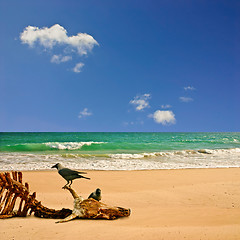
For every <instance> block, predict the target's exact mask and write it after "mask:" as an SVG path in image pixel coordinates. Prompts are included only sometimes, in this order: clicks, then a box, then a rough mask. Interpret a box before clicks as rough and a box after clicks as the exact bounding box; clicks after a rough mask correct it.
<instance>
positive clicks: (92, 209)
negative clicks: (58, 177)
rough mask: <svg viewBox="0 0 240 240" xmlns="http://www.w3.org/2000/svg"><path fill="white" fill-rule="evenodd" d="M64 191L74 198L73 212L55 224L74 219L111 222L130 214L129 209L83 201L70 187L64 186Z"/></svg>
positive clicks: (87, 200) (91, 199)
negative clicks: (106, 220)
mask: <svg viewBox="0 0 240 240" xmlns="http://www.w3.org/2000/svg"><path fill="white" fill-rule="evenodd" d="M64 189H67V190H69V192H70V193H71V194H72V196H73V198H74V204H73V210H72V214H71V215H69V216H68V217H66V218H65V219H63V220H60V221H58V222H57V223H63V222H68V221H70V220H72V219H74V218H91V219H109V220H113V219H116V218H119V217H128V216H129V215H130V213H131V210H130V209H126V208H121V207H110V206H108V205H106V204H104V203H101V202H99V201H97V200H95V199H93V198H90V199H85V200H84V199H83V198H82V197H81V196H78V195H77V193H76V192H75V191H74V190H73V189H72V188H71V187H68V186H64Z"/></svg>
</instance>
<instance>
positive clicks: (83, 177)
mask: <svg viewBox="0 0 240 240" xmlns="http://www.w3.org/2000/svg"><path fill="white" fill-rule="evenodd" d="M81 177H82V178H86V179H88V180H90V179H91V178H89V177H84V176H81Z"/></svg>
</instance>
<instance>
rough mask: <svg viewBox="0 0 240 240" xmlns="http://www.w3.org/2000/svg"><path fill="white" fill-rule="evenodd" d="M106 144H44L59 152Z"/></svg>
mask: <svg viewBox="0 0 240 240" xmlns="http://www.w3.org/2000/svg"><path fill="white" fill-rule="evenodd" d="M101 143H104V142H48V143H44V144H45V145H46V146H48V147H50V148H55V149H59V150H77V149H81V148H82V147H83V146H84V145H85V146H90V145H92V144H101Z"/></svg>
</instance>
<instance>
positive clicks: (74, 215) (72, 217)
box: [56, 213, 77, 223]
mask: <svg viewBox="0 0 240 240" xmlns="http://www.w3.org/2000/svg"><path fill="white" fill-rule="evenodd" d="M76 217H77V214H74V213H72V214H71V215H69V216H68V217H66V218H64V219H63V220H60V221H57V222H56V223H63V222H68V221H71V220H72V219H74V218H76Z"/></svg>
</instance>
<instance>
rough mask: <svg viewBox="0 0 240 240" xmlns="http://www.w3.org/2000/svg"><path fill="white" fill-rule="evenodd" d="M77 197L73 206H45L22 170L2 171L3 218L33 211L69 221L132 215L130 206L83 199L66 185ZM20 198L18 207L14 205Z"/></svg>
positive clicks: (0, 201) (0, 204)
mask: <svg viewBox="0 0 240 240" xmlns="http://www.w3.org/2000/svg"><path fill="white" fill-rule="evenodd" d="M65 189H67V190H69V191H70V193H71V194H72V196H73V198H74V207H73V210H70V209H65V208H63V209H62V210H55V209H50V208H47V207H44V206H43V205H42V204H41V202H39V201H38V200H36V192H34V193H33V194H31V195H30V192H29V185H28V183H25V184H24V185H23V183H22V172H12V177H11V174H10V173H9V172H6V173H0V219H4V218H10V217H26V216H27V215H28V212H29V214H30V215H31V213H32V212H34V215H35V216H36V217H42V218H55V219H63V220H61V221H59V222H67V221H70V220H72V219H74V218H77V217H79V218H91V219H99V218H101V219H116V218H119V217H127V216H129V215H130V209H125V208H121V207H109V206H107V205H106V204H104V203H101V202H98V201H96V200H94V199H92V198H90V199H86V200H84V199H83V198H82V197H81V196H78V195H77V193H76V192H75V191H74V190H73V189H72V188H71V187H65ZM18 198H19V200H20V201H19V203H18V206H17V210H16V209H14V208H15V205H16V200H17V199H18Z"/></svg>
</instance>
